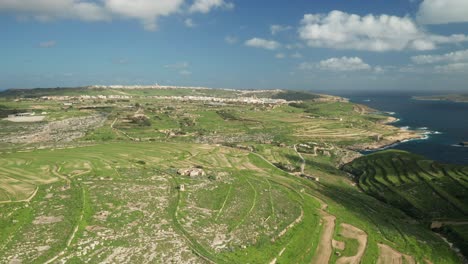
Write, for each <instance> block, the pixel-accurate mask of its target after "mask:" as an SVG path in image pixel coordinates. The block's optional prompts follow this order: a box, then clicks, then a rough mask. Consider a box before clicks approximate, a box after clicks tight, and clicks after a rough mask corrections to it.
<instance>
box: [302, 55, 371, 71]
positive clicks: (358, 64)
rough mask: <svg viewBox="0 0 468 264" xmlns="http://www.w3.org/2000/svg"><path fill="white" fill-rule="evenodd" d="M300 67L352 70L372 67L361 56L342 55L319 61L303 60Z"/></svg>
mask: <svg viewBox="0 0 468 264" xmlns="http://www.w3.org/2000/svg"><path fill="white" fill-rule="evenodd" d="M299 69H301V70H316V69H319V70H323V71H337V72H350V71H363V70H371V69H372V67H371V66H370V65H369V64H367V63H365V62H364V61H363V60H362V59H361V58H359V57H341V58H329V59H326V60H322V61H320V62H318V63H310V62H303V63H301V64H300V65H299Z"/></svg>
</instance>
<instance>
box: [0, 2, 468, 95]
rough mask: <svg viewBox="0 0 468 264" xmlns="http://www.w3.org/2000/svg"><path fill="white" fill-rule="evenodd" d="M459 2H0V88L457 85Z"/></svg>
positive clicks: (462, 50) (463, 5)
mask: <svg viewBox="0 0 468 264" xmlns="http://www.w3.org/2000/svg"><path fill="white" fill-rule="evenodd" d="M467 10H468V1H467V0H424V1H422V0H391V1H390V0H387V1H383V0H346V1H344V0H341V1H338V0H326V1H325V0H323V1H319V0H316V1H312V0H290V1H284V0H283V1H280V0H268V1H267V0H256V1H252V0H133V1H128V0H95V1H91V0H21V1H18V0H0V33H1V36H2V38H1V41H0V52H1V53H0V54H1V60H0V89H4V88H26V87H56V86H79V85H92V84H153V83H159V84H168V85H197V86H198V85H199V86H208V87H226V88H289V89H307V90H309V89H310V90H320V91H327V90H330V91H331V90H398V89H401V90H408V89H415V90H431V91H440V92H444V91H451V90H461V91H468V85H467V83H468V11H467Z"/></svg>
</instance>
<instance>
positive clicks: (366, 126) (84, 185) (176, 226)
mask: <svg viewBox="0 0 468 264" xmlns="http://www.w3.org/2000/svg"><path fill="white" fill-rule="evenodd" d="M213 91H214V93H213V95H216V96H224V97H226V98H236V96H238V94H243V95H246V94H247V95H248V93H246V92H240V91H228V90H213ZM208 92H209V90H208V91H205V90H194V91H192V90H189V89H186V90H184V89H180V90H178V89H174V90H138V89H136V90H125V89H120V90H119V89H103V90H99V89H93V90H90V89H86V88H76V89H71V90H64V89H53V90H49V91H47V90H34V91H32V92H31V93H30V94H29V96H26V95H28V93H26V92H24V91H10V92H7V93H5V94H4V97H3V98H1V99H0V105H1V107H0V109H1V110H2V111H4V112H3V113H7V112H11V111H16V110H18V109H21V111H22V112H26V111H35V110H34V109H41V110H40V111H43V109H45V111H47V112H48V113H50V114H48V118H47V119H46V120H45V121H43V122H41V123H13V122H8V121H5V120H2V121H0V122H1V124H2V127H1V129H0V146H1V147H2V149H1V153H0V263H15V262H22V263H63V262H65V263H103V262H104V263H270V264H274V263H327V262H328V263H353V262H352V261H351V262H347V261H348V260H347V259H348V258H350V259H354V260H353V261H355V263H378V262H379V263H386V262H385V261H384V259H385V257H386V255H385V254H386V252H384V251H383V250H381V246H382V245H385V246H388V247H389V248H390V249H391V250H394V251H395V252H397V253H396V254H397V255H396V257H395V261H401V262H403V259H404V258H406V257H404V256H403V255H407V257H408V258H411V260H413V261H415V262H416V263H461V261H460V259H459V258H458V257H457V255H456V254H455V252H454V251H452V250H451V249H450V248H449V246H448V245H447V244H446V243H445V242H444V241H443V240H442V239H441V238H440V237H439V236H438V235H437V234H435V233H434V232H432V231H431V230H430V229H429V221H430V220H433V219H437V220H440V221H447V220H454V219H455V220H457V221H458V220H462V219H464V218H465V219H466V211H464V210H465V209H466V208H465V204H466V196H464V195H465V194H466V190H465V189H464V188H465V187H466V185H464V184H466V176H467V169H466V168H465V167H460V166H452V165H444V164H438V163H434V162H430V161H426V160H424V159H423V158H421V157H418V156H414V155H410V154H406V153H400V152H382V153H379V154H374V155H369V156H366V157H364V158H358V159H355V160H354V161H353V162H352V163H350V164H348V165H345V166H344V168H345V170H341V169H340V165H341V164H343V163H346V162H347V161H349V160H351V159H353V158H355V157H356V156H358V155H359V154H358V153H356V152H354V151H352V150H350V149H349V148H350V147H352V146H354V145H355V144H363V143H372V144H373V143H375V142H376V140H377V139H376V135H380V136H382V137H384V138H385V137H386V136H392V135H395V134H398V133H399V131H398V129H397V128H394V127H392V126H389V125H385V124H383V122H384V121H385V120H386V119H387V118H388V117H386V116H381V115H378V114H376V113H373V112H365V111H362V106H357V105H354V104H351V103H348V102H345V101H339V102H338V101H336V100H335V98H332V97H330V98H331V99H330V98H328V97H323V98H326V100H325V99H323V98H322V97H321V96H319V95H314V94H304V93H302V92H278V91H274V92H273V91H272V92H268V91H265V92H262V94H256V95H255V96H258V97H260V96H264V97H272V98H284V99H288V100H298V98H300V97H302V98H305V99H307V100H304V101H303V102H302V103H291V104H282V105H268V104H246V103H229V104H224V105H219V104H207V103H206V102H202V101H184V102H181V101H177V100H162V99H157V98H153V97H148V96H155V95H156V96H159V95H163V96H166V95H176V96H180V95H193V94H197V95H200V94H201V95H203V96H207V95H211V94H209V93H208ZM122 93H125V94H132V95H133V96H134V97H132V98H131V99H130V100H128V101H109V100H106V99H103V100H101V101H98V102H93V101H86V100H84V101H77V102H74V104H73V107H71V108H67V109H66V110H67V111H64V109H62V106H61V105H62V102H57V101H53V100H52V101H50V100H45V101H44V100H42V99H38V97H40V96H44V95H64V94H65V95H80V94H86V95H90V94H94V95H100V94H104V95H105V94H122ZM250 96H253V94H252V95H250ZM12 98H20V99H19V100H16V101H13V100H12ZM319 98H320V99H323V100H317V99H319ZM93 104H96V105H100V106H101V105H102V106H106V107H102V108H101V107H100V108H90V106H92V105H93ZM15 109H16V110H15ZM356 109H358V110H356ZM96 115H100V116H102V117H104V121H103V122H102V123H99V124H98V125H95V126H91V127H88V126H86V127H85V128H83V130H79V129H80V127H79V126H81V125H83V124H82V122H85V121H82V120H84V119H80V118H81V117H83V116H87V117H92V116H96ZM69 120H78V122H75V123H71V124H74V125H73V126H74V127H72V128H70V125H67V124H70V123H66V122H68V121H69ZM80 120H81V121H80ZM63 122H65V123H63ZM63 124H65V125H63ZM38 131H39V132H38ZM63 133H65V134H66V135H68V134H70V135H71V136H75V135H77V133H80V134H79V135H78V136H76V137H74V138H73V140H70V141H67V140H63V137H60V134H63ZM67 133H68V134H67ZM31 135H32V136H31ZM23 137H25V138H27V139H28V138H33V139H35V141H34V142H28V141H27V140H23V141H21V139H22V138H23ZM12 138H13V139H18V140H19V141H18V142H21V143H15V142H13V141H11V139H12ZM59 139H60V140H59ZM2 140H3V141H2ZM184 171H189V173H188V174H190V172H191V171H203V173H200V174H194V175H192V176H189V175H188V174H185V172H184ZM348 172H351V173H353V174H355V175H358V176H357V178H356V179H357V183H358V185H357V186H356V184H355V181H354V180H356V179H353V178H351V177H350V175H349V173H348ZM359 173H361V174H359ZM361 180H362V181H361ZM456 183H459V184H458V185H457V184H456ZM421 186H422V187H421ZM400 189H401V191H398V192H397V190H400ZM447 190H450V192H449V191H447ZM428 192H429V194H430V193H431V192H432V194H430V195H429V197H430V199H433V200H430V199H427V197H426V196H428V195H427V194H428ZM395 194H398V195H395ZM424 195H426V196H424ZM425 197H426V198H425ZM376 198H377V199H376ZM403 201H404V202H406V203H403ZM408 201H411V202H408ZM446 227H447V228H452V226H450V225H447V226H446ZM444 228H445V226H444ZM453 230H455V231H453ZM453 230H452V234H457V236H458V237H457V239H459V240H464V239H465V238H466V232H465V231H466V230H465V229H464V226H460V225H456V226H453ZM446 233H449V230H447V231H446ZM460 237H461V239H460ZM333 240H334V242H333V245H335V244H339V245H340V247H341V246H342V247H343V248H334V247H332V241H333ZM335 246H336V245H335ZM398 254H399V255H398ZM407 262H408V261H407Z"/></svg>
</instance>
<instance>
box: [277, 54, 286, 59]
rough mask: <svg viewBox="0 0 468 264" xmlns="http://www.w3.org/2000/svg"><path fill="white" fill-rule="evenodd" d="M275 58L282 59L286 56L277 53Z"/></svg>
mask: <svg viewBox="0 0 468 264" xmlns="http://www.w3.org/2000/svg"><path fill="white" fill-rule="evenodd" d="M275 58H277V59H284V58H286V55H284V53H277V54H276V55H275Z"/></svg>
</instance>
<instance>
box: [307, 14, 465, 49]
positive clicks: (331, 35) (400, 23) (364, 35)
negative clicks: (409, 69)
mask: <svg viewBox="0 0 468 264" xmlns="http://www.w3.org/2000/svg"><path fill="white" fill-rule="evenodd" d="M299 36H300V38H301V39H303V40H305V41H306V42H307V44H308V45H309V46H311V47H327V48H335V49H353V50H367V51H377V52H382V51H390V50H405V49H412V50H433V49H435V48H437V45H438V44H446V43H460V42H466V41H468V36H466V35H461V34H459V35H451V36H441V35H432V34H429V33H427V32H425V31H424V30H423V29H421V28H420V27H419V26H418V25H417V24H416V23H415V22H414V21H413V20H412V19H411V18H409V17H398V16H390V15H379V16H374V15H372V14H369V15H366V16H359V15H355V14H348V13H345V12H341V11H337V10H335V11H332V12H330V13H328V14H306V15H304V18H303V19H302V21H301V26H300V28H299Z"/></svg>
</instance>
